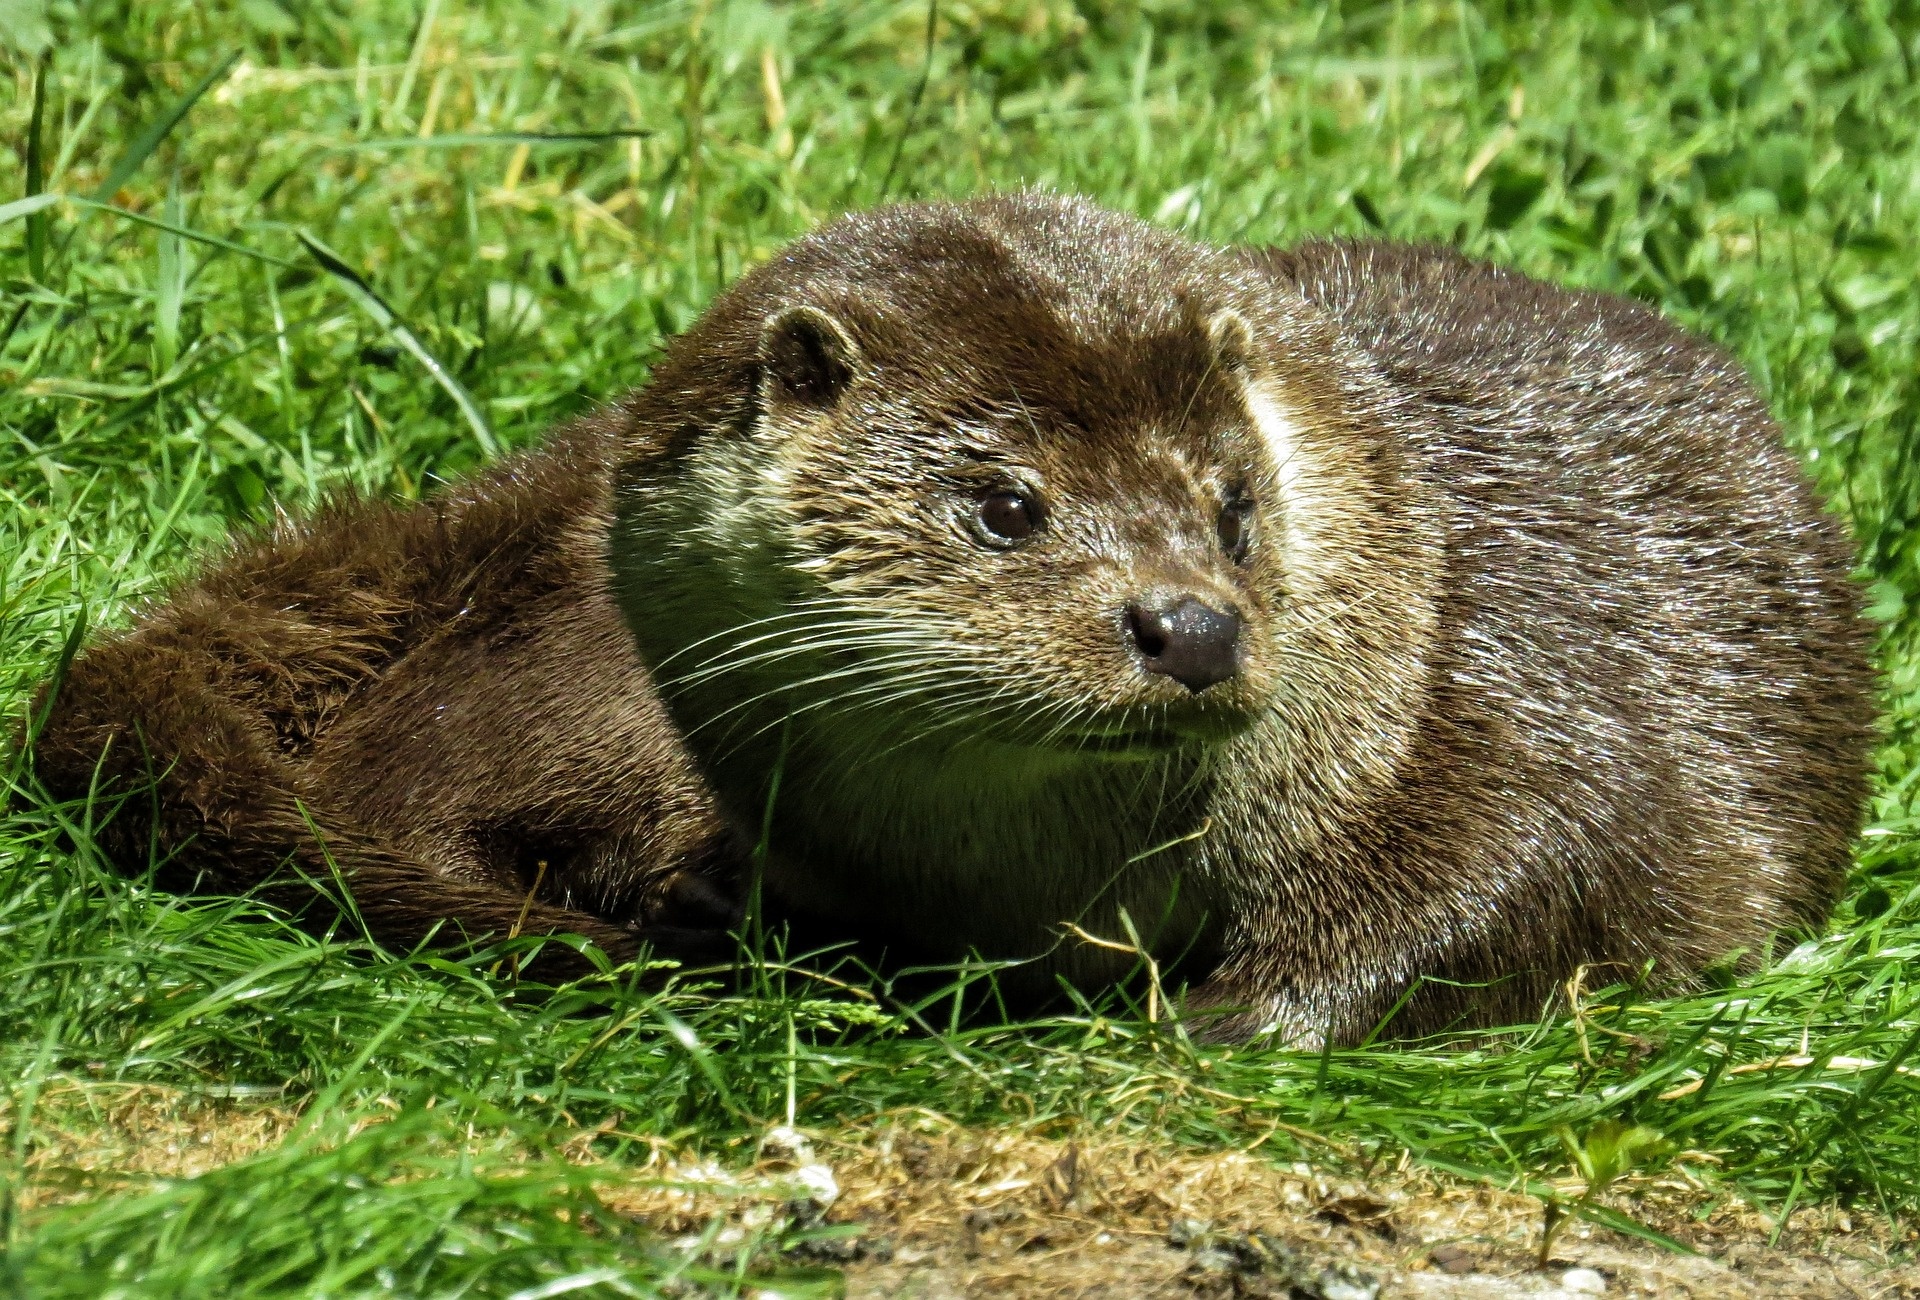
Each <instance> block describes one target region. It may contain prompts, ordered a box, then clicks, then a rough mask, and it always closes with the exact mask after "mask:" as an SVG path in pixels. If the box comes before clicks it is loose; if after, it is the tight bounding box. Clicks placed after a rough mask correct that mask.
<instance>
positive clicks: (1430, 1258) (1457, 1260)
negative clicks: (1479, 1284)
mask: <svg viewBox="0 0 1920 1300" xmlns="http://www.w3.org/2000/svg"><path fill="white" fill-rule="evenodd" d="M1427 1262H1428V1263H1430V1264H1432V1265H1433V1266H1434V1267H1435V1268H1437V1269H1439V1270H1440V1271H1441V1272H1442V1273H1474V1272H1478V1271H1479V1267H1480V1266H1479V1265H1478V1264H1477V1263H1475V1262H1474V1258H1473V1252H1472V1251H1470V1250H1465V1249H1462V1248H1461V1247H1459V1246H1435V1247H1434V1248H1433V1249H1432V1250H1430V1251H1428V1252H1427Z"/></svg>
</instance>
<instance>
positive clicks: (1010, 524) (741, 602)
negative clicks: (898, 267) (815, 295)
mask: <svg viewBox="0 0 1920 1300" xmlns="http://www.w3.org/2000/svg"><path fill="white" fill-rule="evenodd" d="M896 301H897V300H896ZM936 306H937V307H938V309H939V311H940V312H945V311H947V310H948V308H947V307H946V306H944V305H940V304H936ZM969 306H970V308H971V309H972V312H973V317H974V318H973V319H969V320H960V321H956V320H953V319H951V318H941V316H940V315H939V314H938V313H937V312H927V313H916V312H914V311H912V310H906V311H902V310H899V309H898V308H895V309H894V311H893V312H892V313H890V314H884V315H875V314H874V313H873V312H872V310H871V307H870V305H865V306H863V305H862V304H860V303H858V302H857V301H855V302H846V301H843V302H839V303H835V302H831V301H828V302H814V303H801V304H797V305H794V304H789V305H786V306H782V307H779V308H777V309H775V310H772V311H770V312H768V313H766V314H765V315H764V316H763V317H762V318H761V320H760V322H759V331H760V332H759V339H758V344H757V366H756V368H755V373H754V376H753V380H752V382H753V386H754V391H753V394H752V402H751V405H750V407H749V408H748V409H747V412H746V414H745V416H744V418H743V422H742V423H743V425H744V427H741V428H738V429H737V430H736V431H735V432H734V433H733V435H732V436H730V437H727V438H724V439H714V440H713V441H712V442H710V443H709V444H707V445H705V446H703V447H701V448H699V449H698V450H696V451H695V452H694V453H693V455H692V456H691V457H690V458H689V460H688V461H687V462H686V463H685V464H684V465H683V466H682V469H681V472H682V473H683V474H684V475H686V476H687V477H688V478H690V479H691V480H694V481H697V482H699V483H700V484H701V487H700V488H699V490H697V491H695V492H693V493H690V494H688V496H687V498H686V499H688V500H693V501H699V502H703V503H705V505H704V506H703V507H702V509H703V510H704V517H701V518H698V519H687V518H686V516H684V515H683V516H682V517H681V518H682V521H683V522H682V523H681V524H680V525H679V527H680V529H681V531H682V532H683V533H684V534H686V535H685V536H683V537H682V538H681V539H680V545H679V546H677V547H676V548H675V549H677V550H681V551H683V552H689V553H690V552H704V554H702V555H700V556H698V560H699V568H698V571H697V573H696V571H695V570H690V569H688V568H687V567H686V566H677V567H679V568H680V571H681V574H682V575H683V576H682V577H680V578H677V579H675V581H685V580H688V579H687V578H686V576H685V575H687V574H694V575H695V576H694V578H693V579H692V580H698V581H705V582H708V583H710V584H711V587H712V589H711V592H710V595H711V596H712V597H713V598H714V600H715V601H719V600H720V599H721V594H722V591H723V590H724V592H726V593H729V595H728V597H727V603H728V604H729V605H730V610H731V612H730V613H729V614H728V616H727V618H728V621H726V622H722V623H719V624H713V623H712V622H711V621H710V620H708V619H705V618H701V617H670V618H665V619H663V620H661V622H662V623H663V624H664V626H660V627H657V628H654V629H652V631H653V632H655V633H658V634H660V635H662V636H664V637H666V638H670V639H672V640H677V641H678V642H679V643H678V644H663V645H661V646H660V647H658V649H656V648H654V647H650V646H648V645H647V644H646V643H647V642H648V641H649V640H650V632H649V629H647V628H641V629H640V633H641V639H642V642H643V649H644V650H645V651H646V653H647V657H648V658H649V660H650V661H652V662H653V663H654V665H655V667H656V672H657V676H658V678H659V681H660V684H661V686H662V687H663V689H664V690H665V692H666V694H667V697H668V699H669V700H670V701H672V700H675V699H676V698H682V697H683V696H684V693H685V692H689V691H690V692H692V698H694V699H695V700H696V701H697V703H695V704H694V705H693V706H692V707H691V708H690V709H688V710H687V712H689V713H690V714H692V715H693V717H692V719H691V721H692V722H693V725H692V726H691V727H690V728H689V730H690V731H694V732H695V733H696V741H698V739H699V737H698V734H697V732H698V728H699V727H700V726H701V725H702V724H703V723H704V722H707V721H710V720H712V719H715V718H717V717H720V716H723V715H725V714H726V713H727V712H728V711H729V710H741V711H742V712H740V713H736V714H735V717H736V719H737V720H738V721H746V720H747V718H746V716H744V715H746V714H759V713H761V712H763V711H765V710H771V713H770V714H769V716H772V715H779V716H781V717H783V718H787V717H792V718H806V719H809V720H811V721H815V722H819V723H833V724H842V725H845V724H851V725H854V726H856V727H859V728H862V729H864V730H867V731H870V732H871V733H873V735H874V737H875V738H877V739H882V740H884V739H887V738H894V739H897V740H899V741H902V742H904V741H908V740H912V739H914V738H918V737H925V738H927V739H928V740H930V741H934V742H938V741H940V740H941V739H942V738H951V739H952V740H955V741H958V740H963V739H964V740H969V741H978V740H981V739H986V740H991V741H997V742H1002V743H1005V744H1010V745H1016V746H1022V747H1027V748H1030V749H1035V750H1041V751H1053V752H1057V753H1060V754H1068V755H1090V756H1095V755H1097V756H1100V757H1102V758H1103V759H1125V758H1142V757H1151V756H1153V755H1155V754H1160V753H1167V752H1170V751H1174V750H1178V749H1183V748H1191V747H1193V746H1196V745H1199V746H1204V745H1206V744H1208V743H1210V742H1217V741H1220V740H1223V739H1225V738H1226V737H1228V736H1230V735H1232V734H1234V733H1235V732H1237V731H1239V730H1240V729H1242V728H1244V727H1246V726H1247V725H1248V724H1249V723H1250V722H1251V721H1252V720H1253V719H1254V718H1256V717H1257V716H1259V715H1260V713H1261V712H1262V711H1263V710H1264V709H1266V708H1267V707H1269V705H1270V702H1271V701H1272V698H1273V697H1274V694H1275V692H1276V690H1277V689H1279V687H1280V685H1281V683H1282V681H1283V680H1284V675H1283V672H1282V669H1283V667H1284V666H1285V662H1286V658H1287V653H1288V651H1287V647H1286V645H1285V644H1284V640H1283V625H1284V624H1285V623H1286V621H1287V619H1288V616H1289V588H1290V578H1289V574H1290V572H1291V571H1292V567H1293V561H1294V559H1295V556H1294V554H1293V551H1294V549H1295V544H1296V543H1297V541H1298V529H1297V527H1296V523H1297V520H1295V519H1294V518H1292V517H1291V516H1292V514H1293V512H1295V511H1296V510H1297V509H1298V508H1299V500H1298V498H1299V493H1298V492H1297V490H1296V488H1297V479H1298V467H1297V466H1295V465H1292V464H1290V463H1289V460H1290V458H1291V457H1292V455H1293V452H1294V451H1295V450H1296V448H1295V447H1294V445H1293V443H1294V437H1295V434H1296V432H1297V427H1296V426H1297V423H1298V419H1299V417H1298V416H1297V415H1296V414H1295V413H1294V412H1293V411H1292V410H1290V409H1289V407H1288V405H1287V400H1286V397H1285V393H1284V390H1283V389H1282V388H1281V387H1279V386H1278V385H1276V384H1275V383H1274V382H1273V377H1272V376H1271V375H1268V374H1266V373H1265V372H1264V370H1263V368H1262V365H1261V363H1260V360H1259V347H1258V339H1257V335H1256V330H1257V328H1258V326H1257V325H1256V324H1253V323H1250V317H1249V315H1248V314H1247V313H1246V312H1243V311H1242V310H1239V309H1237V308H1236V307H1234V306H1221V305H1205V306H1200V307H1195V306H1193V305H1192V304H1191V303H1190V302H1189V301H1179V302H1172V301H1170V302H1167V303H1164V304H1159V305H1158V310H1156V311H1154V312H1152V313H1150V314H1148V316H1147V317H1146V318H1144V319H1143V318H1142V317H1140V316H1138V315H1130V316H1128V317H1125V318H1122V317H1114V318H1109V319H1104V320H1102V319H1095V320H1086V319H1081V320H1073V319H1070V318H1069V316H1068V315H1067V314H1063V312H1062V310H1061V309H1060V307H1059V305H1058V304H1057V303H1050V302H1047V301H1042V300H1041V299H1040V298H1039V297H1037V296H1028V297H1027V298H1025V299H1023V298H1021V297H1020V296H1018V295H1016V294H1014V293H1012V292H1008V293H1006V294H998V295H985V296H983V297H981V298H979V299H978V300H976V301H974V302H972V303H970V304H969ZM1251 319H1252V320H1257V319H1258V317H1257V315H1256V316H1254V317H1252V318H1251ZM723 575H724V581H720V580H719V579H721V578H722V576H723ZM695 603H697V602H695V601H693V600H691V599H688V600H683V601H681V602H679V604H680V605H681V606H682V607H684V608H687V609H689V610H690V609H691V608H692V606H693V605H694V604H695ZM749 701H752V702H754V703H753V705H752V706H751V707H750V706H749V704H748V702H749ZM763 706H764V708H763ZM758 725H764V724H758ZM726 730H732V728H726Z"/></svg>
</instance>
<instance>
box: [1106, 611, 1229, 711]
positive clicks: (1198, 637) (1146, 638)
mask: <svg viewBox="0 0 1920 1300" xmlns="http://www.w3.org/2000/svg"><path fill="white" fill-rule="evenodd" d="M1126 622H1127V636H1128V637H1129V638H1130V639H1131V640H1132V641H1133V648H1134V649H1135V650H1137V651H1139V653H1140V662H1141V665H1142V666H1143V667H1144V668H1146V670H1147V671H1148V672H1150V673H1161V674H1164V675H1165V676H1168V677H1171V678H1173V680H1174V681H1176V682H1179V683H1180V684H1181V685H1182V686H1184V687H1186V688H1187V689H1188V690H1190V691H1192V692H1193V693H1194V694H1196V695H1197V694H1199V693H1200V692H1201V691H1204V690H1206V689H1207V687H1209V686H1212V685H1215V684H1216V683H1219V682H1224V681H1226V680H1227V679H1228V678H1229V677H1232V676H1233V675H1234V674H1235V673H1237V672H1239V671H1240V622H1241V620H1240V612H1239V611H1238V610H1228V611H1227V612H1225V613H1222V612H1221V611H1219V610H1217V609H1214V608H1212V607H1211V606H1208V605H1203V604H1201V603H1200V601H1198V600H1197V599H1195V598H1194V597H1192V596H1174V597H1171V598H1169V599H1167V600H1162V601H1152V600H1149V601H1135V602H1133V603H1132V604H1130V605H1128V606H1127V620H1126Z"/></svg>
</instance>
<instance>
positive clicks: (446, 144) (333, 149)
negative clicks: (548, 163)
mask: <svg viewBox="0 0 1920 1300" xmlns="http://www.w3.org/2000/svg"><path fill="white" fill-rule="evenodd" d="M653 134H654V133H653V132H652V131H642V130H637V129H634V128H623V129H621V130H617V131H482V132H469V133H467V134H454V135H433V136H428V137H426V138H425V139H422V138H420V137H419V136H414V135H402V136H392V137H389V138H386V139H381V140H353V141H349V142H348V143H346V144H335V145H328V146H327V152H329V153H367V152H372V151H376V150H382V149H456V148H459V147H461V146H463V145H490V144H515V145H518V144H527V145H534V146H536V147H537V146H539V145H567V144H603V143H605V142H607V141H609V140H645V139H647V138H649V137H651V136H652V135H653Z"/></svg>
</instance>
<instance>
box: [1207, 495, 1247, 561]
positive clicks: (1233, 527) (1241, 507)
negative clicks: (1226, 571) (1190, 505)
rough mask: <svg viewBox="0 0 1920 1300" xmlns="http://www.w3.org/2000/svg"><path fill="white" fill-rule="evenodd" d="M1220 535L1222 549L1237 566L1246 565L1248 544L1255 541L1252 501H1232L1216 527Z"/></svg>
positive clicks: (1222, 513) (1222, 511) (1223, 510)
mask: <svg viewBox="0 0 1920 1300" xmlns="http://www.w3.org/2000/svg"><path fill="white" fill-rule="evenodd" d="M1216 527H1217V529H1218V531H1219V533H1220V549H1221V550H1223V551H1225V552H1226V553H1227V558H1228V559H1229V560H1232V561H1233V562H1234V563H1235V564H1244V563H1245V562H1246V559H1247V544H1248V543H1249V542H1250V541H1252V540H1253V503H1252V502H1251V501H1231V502H1228V503H1227V505H1226V507H1225V508H1224V509H1222V510H1221V511H1220V522H1219V523H1218V524H1217V525H1216Z"/></svg>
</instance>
